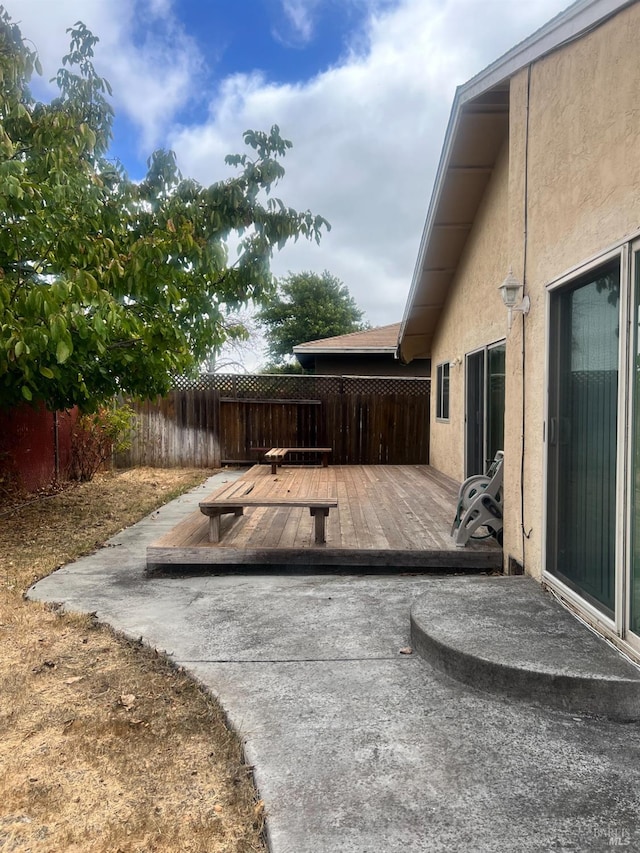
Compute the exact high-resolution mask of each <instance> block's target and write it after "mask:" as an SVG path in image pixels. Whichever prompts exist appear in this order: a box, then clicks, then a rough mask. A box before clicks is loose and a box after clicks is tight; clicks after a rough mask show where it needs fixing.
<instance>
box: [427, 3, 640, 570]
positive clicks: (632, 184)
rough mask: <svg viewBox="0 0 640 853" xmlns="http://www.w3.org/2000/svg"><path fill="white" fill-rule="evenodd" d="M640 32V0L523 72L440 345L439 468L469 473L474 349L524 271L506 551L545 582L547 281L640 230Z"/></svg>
mask: <svg viewBox="0 0 640 853" xmlns="http://www.w3.org/2000/svg"><path fill="white" fill-rule="evenodd" d="M638 33H640V4H635V5H634V6H632V7H630V8H628V9H626V10H624V11H623V12H621V13H619V14H618V15H616V16H615V17H614V18H612V19H611V20H609V21H607V22H606V23H605V24H603V25H601V26H600V27H598V28H597V29H596V30H594V31H593V32H592V33H590V34H589V35H586V36H584V37H582V38H581V39H579V40H578V41H576V42H574V43H572V44H569V45H566V46H565V47H563V48H561V49H559V50H557V51H556V52H554V53H552V54H550V55H549V56H547V57H545V58H543V59H541V60H539V61H538V62H536V63H534V64H533V65H532V66H531V68H530V69H524V70H522V71H521V72H519V73H518V74H516V75H515V76H514V77H513V78H512V80H511V92H510V118H509V125H510V126H509V139H508V141H507V143H506V145H505V148H504V149H503V151H502V153H501V155H500V157H499V159H498V161H497V163H496V167H495V170H494V173H493V175H492V179H491V182H490V184H489V186H488V188H487V191H486V193H485V196H484V199H483V202H482V205H481V207H480V210H479V212H478V214H477V217H476V220H475V223H474V228H473V230H472V232H471V234H470V237H469V239H468V241H467V244H466V247H465V251H464V254H463V257H462V259H461V262H460V265H459V268H458V272H457V275H456V278H455V280H454V283H453V286H452V288H451V291H450V294H449V297H448V300H447V303H446V305H445V309H444V311H443V314H442V317H441V320H440V323H439V327H438V330H437V333H436V336H435V340H434V345H433V349H432V353H431V355H432V361H431V363H432V378H433V380H434V385H433V394H432V429H431V455H430V459H431V464H432V465H434V466H435V467H436V468H438V469H439V470H441V471H443V472H444V473H446V474H448V475H449V476H452V477H454V478H456V479H458V480H461V479H462V477H463V475H464V356H465V353H468V352H470V351H472V350H474V349H476V348H478V347H480V346H484V345H488V344H491V343H493V342H495V341H497V340H499V339H501V338H504V337H505V336H507V316H506V310H505V309H504V307H503V306H502V305H501V302H500V298H499V296H498V292H497V287H498V285H499V284H500V283H501V282H502V280H503V279H504V277H505V275H506V274H507V271H508V269H509V267H510V266H511V267H512V268H513V272H514V274H515V275H516V277H517V278H519V279H520V280H521V281H522V280H524V282H525V288H526V292H527V293H528V294H529V296H530V298H531V311H530V313H529V315H528V316H527V317H526V318H524V319H523V318H522V317H521V316H520V315H515V317H514V321H513V326H512V329H511V331H510V332H509V334H508V336H507V363H506V373H507V380H506V407H507V416H506V421H505V530H504V553H505V563H507V561H508V558H509V556H513V557H515V558H516V559H518V560H519V561H522V562H524V564H525V569H526V571H527V572H528V573H529V574H532V575H534V576H537V577H540V575H541V572H542V549H543V521H544V506H543V499H544V495H543V491H544V458H545V457H544V450H545V448H544V440H543V428H544V408H545V394H546V376H545V354H546V351H547V339H546V312H547V301H546V300H547V288H548V286H549V284H550V283H552V282H553V281H554V280H556V279H558V278H560V277H561V276H562V275H563V274H565V273H566V272H568V271H569V270H570V269H572V268H574V267H576V266H577V265H579V264H582V263H585V262H586V261H588V260H589V259H591V258H592V257H593V256H596V255H598V254H600V253H603V252H604V251H606V250H607V249H608V248H609V247H611V246H612V245H613V244H615V243H618V242H620V241H622V240H624V239H625V238H626V237H628V236H630V235H635V234H636V233H637V232H638V230H640V96H639V94H638V93H640V61H639V60H638ZM525 176H526V180H525ZM525 211H526V216H525ZM523 330H524V334H525V335H526V338H525V340H524V342H523ZM523 344H524V347H523ZM523 350H524V354H523ZM523 358H524V359H526V382H524V383H523ZM457 359H461V362H460V364H459V366H457V367H452V368H451V390H450V414H451V417H450V421H449V423H438V422H437V421H436V419H435V397H436V394H435V391H436V389H435V376H436V366H437V365H438V364H439V363H441V362H442V361H454V360H457ZM523 388H524V390H523ZM523 393H524V408H525V413H526V415H525V425H524V429H523V418H522V411H523V399H522V395H523ZM523 445H524V462H523V461H522V460H523V457H522V450H523ZM521 465H522V467H523V471H524V478H523V480H522V486H521ZM521 492H522V493H523V494H524V511H523V512H522V504H521V500H520V496H521ZM523 532H524V533H526V537H525V536H524V535H523Z"/></svg>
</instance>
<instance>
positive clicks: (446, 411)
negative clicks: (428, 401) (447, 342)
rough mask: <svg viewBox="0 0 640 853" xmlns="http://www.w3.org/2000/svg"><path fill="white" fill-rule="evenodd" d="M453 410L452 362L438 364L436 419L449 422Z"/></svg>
mask: <svg viewBox="0 0 640 853" xmlns="http://www.w3.org/2000/svg"><path fill="white" fill-rule="evenodd" d="M450 412H451V362H450V361H441V362H440V364H438V365H437V366H436V420H437V421H440V422H441V423H449V420H450Z"/></svg>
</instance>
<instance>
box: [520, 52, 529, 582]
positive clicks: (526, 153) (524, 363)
mask: <svg viewBox="0 0 640 853" xmlns="http://www.w3.org/2000/svg"><path fill="white" fill-rule="evenodd" d="M530 100H531V65H528V66H527V100H526V116H525V137H524V199H523V205H524V210H523V228H524V233H523V247H522V295H523V297H524V296H525V294H526V293H527V247H528V237H529V216H528V214H529V106H530ZM526 330H527V325H526V322H525V316H524V314H523V315H522V444H521V453H520V530H521V533H522V565H523V567H524V566H525V565H526V559H525V548H526V542H527V539H529V537H530V536H531V530H529V531H527V529H526V527H525V523H524V460H525V451H526V434H525V430H526V384H527V371H526V366H527V346H526V339H527V335H526Z"/></svg>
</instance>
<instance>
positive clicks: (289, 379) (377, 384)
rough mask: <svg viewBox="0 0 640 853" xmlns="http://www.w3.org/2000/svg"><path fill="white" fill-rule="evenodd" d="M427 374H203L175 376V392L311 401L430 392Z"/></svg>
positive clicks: (239, 397)
mask: <svg viewBox="0 0 640 853" xmlns="http://www.w3.org/2000/svg"><path fill="white" fill-rule="evenodd" d="M430 388H431V380H430V379H429V378H428V377H411V378H406V379H405V378H404V377H396V376H299V375H295V374H294V375H287V374H260V373H256V374H248V373H246V374H245V373H238V374H236V373H202V374H200V376H197V377H195V378H191V377H186V376H176V377H175V378H174V381H173V389H174V390H175V391H190V390H191V391H207V390H216V391H218V392H219V393H220V395H221V396H223V397H233V398H237V399H242V398H246V399H260V398H269V399H274V400H309V399H312V398H314V397H324V396H326V395H327V394H380V395H384V394H404V395H408V396H418V395H423V394H429V391H430Z"/></svg>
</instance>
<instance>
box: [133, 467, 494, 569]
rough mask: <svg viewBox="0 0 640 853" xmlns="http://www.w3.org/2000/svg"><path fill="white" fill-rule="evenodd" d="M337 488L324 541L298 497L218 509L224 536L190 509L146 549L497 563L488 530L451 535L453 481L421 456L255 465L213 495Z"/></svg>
mask: <svg viewBox="0 0 640 853" xmlns="http://www.w3.org/2000/svg"><path fill="white" fill-rule="evenodd" d="M249 485H251V486H252V490H251V496H252V497H256V498H258V497H264V498H266V497H268V498H278V497H279V498H282V497H305V498H308V497H317V498H334V499H336V500H337V501H338V506H337V508H336V509H332V510H331V511H330V512H329V516H328V518H327V523H326V538H327V541H326V544H324V545H316V544H315V542H314V525H313V519H312V517H311V516H310V514H309V511H308V509H304V508H302V507H286V506H285V507H277V508H275V507H260V506H256V507H247V508H245V511H244V514H243V515H242V516H237V517H236V516H233V515H231V514H229V515H224V516H222V519H221V522H222V525H221V530H222V539H221V541H220V542H219V543H210V542H209V541H208V534H207V529H208V519H207V518H206V517H205V516H204V515H203V514H202V513H201V512H199V511H198V512H194V513H192V514H190V515H189V516H187V518H185V519H184V520H183V521H182V522H180V523H179V524H178V525H176V526H175V527H174V528H173V529H172V530H170V531H169V532H168V533H165V534H164V535H163V536H161V537H160V538H159V539H158V540H157V541H156V542H154V543H153V544H152V545H151V546H149V548H148V549H147V561H148V564H149V565H152V566H156V565H182V564H184V565H193V564H198V563H202V564H203V565H215V564H216V563H220V564H223V565H225V564H242V563H247V564H256V563H265V564H269V563H271V564H274V563H275V564H277V563H279V562H282V563H290V564H291V565H296V564H298V565H304V564H309V565H311V564H322V563H325V564H327V565H345V566H348V565H354V566H366V565H375V566H396V565H399V566H408V567H416V566H418V567H420V566H422V567H426V566H432V567H438V566H440V567H443V568H447V567H457V566H459V567H460V568H464V567H467V568H469V567H471V568H482V569H483V570H487V569H499V568H501V565H502V552H501V550H500V549H499V548H498V546H497V544H496V543H495V541H494V540H486V541H483V542H474V543H473V544H471V545H469V546H468V547H467V548H464V549H462V548H456V546H455V544H454V543H453V540H452V539H451V536H450V528H451V522H452V520H453V515H454V513H455V506H456V499H457V493H458V484H457V483H455V482H454V481H453V480H450V479H449V478H447V477H445V476H444V475H442V474H440V473H439V472H437V471H434V470H433V469H432V468H429V466H426V465H388V466H385V465H377V466H362V465H332V466H329V467H328V468H322V467H307V466H301V465H295V466H287V465H284V466H282V467H279V468H278V470H277V472H276V474H275V475H274V474H271V469H270V468H269V467H268V466H266V465H255V466H254V467H252V468H251V469H249V470H248V471H247V472H246V473H245V474H244V475H243V476H242V478H240V479H239V480H236V481H235V482H234V483H231V484H224V485H223V486H222V487H221V489H219V490H217V492H215V493H214V494H215V496H216V497H220V496H228V495H229V496H230V495H232V494H233V493H241V492H242V490H244V489H246V488H248V486H249Z"/></svg>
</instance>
